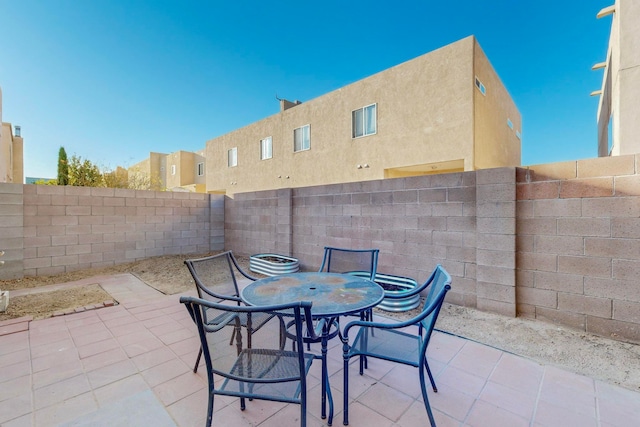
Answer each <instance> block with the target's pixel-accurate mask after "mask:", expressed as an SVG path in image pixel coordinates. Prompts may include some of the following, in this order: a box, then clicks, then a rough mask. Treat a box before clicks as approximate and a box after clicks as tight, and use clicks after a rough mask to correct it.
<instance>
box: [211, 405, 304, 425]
mask: <svg viewBox="0 0 640 427" xmlns="http://www.w3.org/2000/svg"><path fill="white" fill-rule="evenodd" d="M308 404H309V402H307V405H308ZM246 405H247V408H246V409H245V410H244V411H241V410H240V404H239V403H233V404H230V405H227V406H226V407H225V408H224V409H223V410H222V411H221V412H225V411H229V410H235V411H237V412H239V413H241V414H242V418H244V423H243V424H238V425H260V424H262V423H263V422H264V421H265V420H267V419H269V418H271V417H272V416H274V415H275V414H276V413H277V412H278V411H281V410H283V409H284V408H285V407H287V406H294V405H287V404H286V403H282V402H268V401H265V400H252V401H248V400H247V401H246ZM295 406H296V407H297V406H298V405H295ZM298 409H299V408H298ZM219 419H220V418H219ZM224 420H225V421H224V422H225V423H226V422H227V420H226V416H225V418H224ZM291 424H293V425H295V424H294V423H291V422H289V425H291ZM229 425H233V424H229Z"/></svg>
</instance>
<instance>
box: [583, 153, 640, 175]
mask: <svg viewBox="0 0 640 427" xmlns="http://www.w3.org/2000/svg"><path fill="white" fill-rule="evenodd" d="M577 172H578V175H577V176H578V178H591V177H602V176H619V175H633V174H634V173H635V158H634V155H626V156H611V157H596V158H593V159H585V160H578V162H577Z"/></svg>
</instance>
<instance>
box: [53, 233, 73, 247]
mask: <svg viewBox="0 0 640 427" xmlns="http://www.w3.org/2000/svg"><path fill="white" fill-rule="evenodd" d="M77 244H78V236H77V235H73V234H71V235H66V236H51V246H60V245H62V246H68V245H77Z"/></svg>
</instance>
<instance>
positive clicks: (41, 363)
mask: <svg viewBox="0 0 640 427" xmlns="http://www.w3.org/2000/svg"><path fill="white" fill-rule="evenodd" d="M97 281H99V282H100V284H101V285H102V286H103V288H104V289H105V290H107V292H109V293H110V294H111V295H112V296H113V297H114V299H115V300H117V301H119V303H120V304H119V305H116V306H113V307H104V308H100V309H95V310H88V311H84V312H81V313H75V314H70V315H65V316H59V317H52V318H49V319H43V320H35V321H31V322H30V323H29V324H28V328H23V329H22V330H21V329H14V330H15V332H12V333H6V334H5V335H1V336H0V425H1V426H2V427H15V426H38V427H40V426H137V425H152V426H202V425H203V424H204V419H205V416H206V404H207V391H206V390H207V389H206V387H207V384H206V369H204V367H202V368H201V369H199V370H198V373H197V374H194V373H193V372H192V370H191V369H192V366H193V363H194V361H195V358H196V355H197V352H198V349H199V340H198V338H197V335H196V334H197V330H196V327H195V325H194V324H193V322H192V320H191V319H190V317H189V315H188V313H187V311H186V310H185V308H184V307H183V306H182V305H181V304H179V302H178V299H179V296H177V295H171V296H164V295H162V294H161V293H159V292H157V291H155V290H153V289H152V288H150V287H148V286H147V285H145V284H144V283H143V282H141V281H139V280H138V279H137V278H135V277H134V276H132V275H129V274H120V275H116V276H103V277H100V278H99V280H97V278H92V279H91V280H90V281H89V282H90V283H96V282H97ZM0 329H1V328H0ZM5 330H9V329H5ZM11 331H13V330H11ZM427 354H428V357H429V363H430V366H431V368H432V371H433V373H434V376H435V378H436V382H437V384H438V393H433V391H432V390H429V399H430V402H431V406H432V408H433V410H434V415H435V418H436V422H437V423H438V426H440V427H445V426H482V427H486V426H535V427H543V426H562V427H571V426H580V427H585V426H594V427H613V426H620V427H623V426H630V427H631V426H634V427H635V426H638V425H640V393H637V392H633V391H630V390H627V389H625V388H621V387H618V386H615V385H611V384H607V383H604V382H602V381H599V380H594V379H592V378H589V377H585V376H581V375H578V374H575V373H572V372H569V371H567V370H564V369H560V368H558V367H555V366H550V365H542V364H539V363H537V362H535V361H532V360H529V359H526V358H523V357H520V356H516V355H513V354H510V353H507V352H503V351H500V350H498V349H495V348H492V347H488V346H485V345H482V344H479V343H476V342H473V341H469V340H466V339H463V338H460V337H455V336H452V335H448V334H446V333H442V332H435V333H434V335H433V337H432V342H431V344H430V346H429V351H428V353H427ZM353 362H354V363H357V361H356V360H355V359H354V360H353ZM329 370H330V373H331V386H332V390H333V395H334V401H335V406H336V414H335V419H334V423H333V425H335V426H339V425H342V352H341V345H340V342H339V340H333V341H332V342H330V348H329ZM319 374H320V364H319V363H314V367H313V368H312V372H311V378H310V380H309V385H308V386H309V401H308V425H309V426H312V427H315V426H324V425H326V420H322V419H320V415H319V414H320V405H319V401H320V379H319V378H320V375H319ZM350 375H351V376H350V386H351V387H350V391H349V394H350V401H351V403H350V406H349V408H350V425H351V426H354V427H358V426H366V427H372V426H376V427H377V426H394V427H412V426H425V425H428V420H427V418H426V411H425V409H424V406H423V404H422V398H421V394H420V388H419V380H418V376H417V370H416V369H415V368H410V367H404V366H397V365H395V364H392V363H387V362H383V361H378V360H370V362H369V369H367V370H366V371H365V375H363V376H360V375H358V373H357V368H354V369H350ZM215 403H216V406H215V413H214V422H213V424H214V425H224V426H260V427H283V426H295V425H298V424H297V423H298V421H297V420H298V417H299V406H298V405H287V404H284V403H274V402H264V401H257V400H254V401H251V402H248V404H247V409H246V410H245V411H240V405H239V402H238V399H233V398H224V397H222V398H220V397H217V398H216V402H215Z"/></svg>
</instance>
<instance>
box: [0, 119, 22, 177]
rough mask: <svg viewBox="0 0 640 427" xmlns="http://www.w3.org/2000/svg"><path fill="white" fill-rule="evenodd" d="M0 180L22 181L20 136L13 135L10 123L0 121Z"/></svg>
mask: <svg viewBox="0 0 640 427" xmlns="http://www.w3.org/2000/svg"><path fill="white" fill-rule="evenodd" d="M0 132H1V136H0V182H14V183H19V184H22V183H23V182H24V158H23V156H24V154H23V145H24V140H23V139H22V137H19V136H14V135H13V127H12V126H11V123H2V129H1V130H0Z"/></svg>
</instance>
